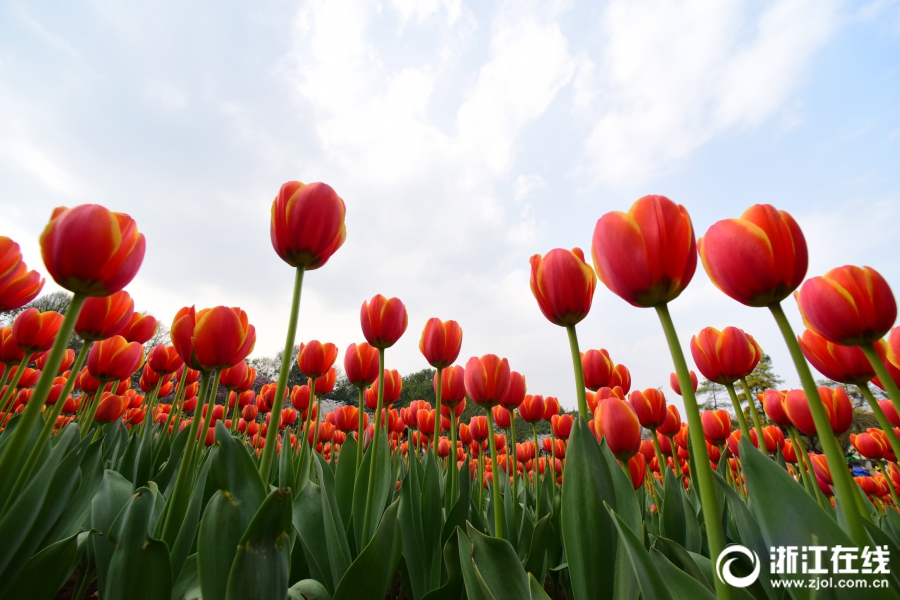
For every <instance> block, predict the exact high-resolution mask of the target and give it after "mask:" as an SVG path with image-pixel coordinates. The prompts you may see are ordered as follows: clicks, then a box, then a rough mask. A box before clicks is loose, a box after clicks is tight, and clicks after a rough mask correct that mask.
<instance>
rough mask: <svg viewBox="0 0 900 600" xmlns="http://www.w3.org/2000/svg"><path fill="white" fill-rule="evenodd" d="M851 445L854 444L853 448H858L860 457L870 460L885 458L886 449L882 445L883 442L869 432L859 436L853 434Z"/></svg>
mask: <svg viewBox="0 0 900 600" xmlns="http://www.w3.org/2000/svg"><path fill="white" fill-rule="evenodd" d="M850 443H851V444H853V447H854V448H856V451H857V452H859V453H860V455H862V456H864V457H865V458H868V459H869V460H881V459H882V458H884V454H885V450H886V448H885V446H884V445H882V443H881V440H880V439H879V438H877V437H875V436H874V435H871V434H869V433H867V432H863V433H860V434H859V435H856V434H855V433H851V434H850Z"/></svg>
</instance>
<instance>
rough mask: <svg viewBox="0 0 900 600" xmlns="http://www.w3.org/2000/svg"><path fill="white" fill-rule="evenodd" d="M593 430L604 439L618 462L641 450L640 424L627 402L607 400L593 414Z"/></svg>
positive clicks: (615, 399)
mask: <svg viewBox="0 0 900 600" xmlns="http://www.w3.org/2000/svg"><path fill="white" fill-rule="evenodd" d="M594 430H595V432H596V435H597V437H598V438H605V439H606V444H607V445H608V446H609V449H610V451H612V453H613V455H614V456H615V457H616V458H618V459H619V460H628V459H630V458H631V457H632V456H634V455H635V454H637V453H638V452H639V451H640V449H641V424H640V422H639V421H638V417H637V415H636V414H635V413H634V410H632V408H631V406H629V405H628V403H627V402H623V401H622V400H619V399H618V398H607V399H606V400H604V401H603V402H601V403H600V405H599V406H597V410H596V411H595V412H594Z"/></svg>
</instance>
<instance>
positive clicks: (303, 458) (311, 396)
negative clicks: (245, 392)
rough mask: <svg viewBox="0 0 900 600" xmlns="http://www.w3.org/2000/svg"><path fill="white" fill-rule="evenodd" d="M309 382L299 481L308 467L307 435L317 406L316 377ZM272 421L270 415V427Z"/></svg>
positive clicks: (301, 437)
mask: <svg viewBox="0 0 900 600" xmlns="http://www.w3.org/2000/svg"><path fill="white" fill-rule="evenodd" d="M307 384H308V385H309V402H308V404H307V405H306V418H305V419H304V420H303V433H302V434H300V436H299V438H300V462H299V463H298V464H297V476H296V478H295V479H296V480H297V481H299V480H300V474H301V473H304V474H305V471H304V469H305V468H306V446H307V445H308V444H309V440H308V439H307V436H309V423H310V421H312V411H313V407H314V406H315V403H316V378H315V377H310V378H309V379H308V380H307ZM317 416H318V415H317ZM271 421H272V417H269V425H270V427H271ZM268 433H269V432H268V431H266V445H267V446H268V445H269V441H268V437H269V436H268ZM316 435H318V431H317V432H316ZM297 491H298V492H299V491H300V490H297Z"/></svg>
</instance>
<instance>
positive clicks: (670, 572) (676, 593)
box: [650, 549, 716, 600]
mask: <svg viewBox="0 0 900 600" xmlns="http://www.w3.org/2000/svg"><path fill="white" fill-rule="evenodd" d="M650 559H651V560H652V561H653V564H654V565H655V566H656V569H657V571H658V573H659V574H660V575H661V576H662V578H663V579H664V580H665V581H666V583H667V584H668V586H669V588H670V589H671V590H672V596H673V597H675V598H683V599H684V600H716V595H715V594H714V593H713V592H712V591H710V590H709V588H707V587H706V586H705V585H703V583H702V582H700V581H697V580H696V579H694V578H693V577H691V576H690V575H688V574H687V573H685V572H684V571H682V570H681V569H679V568H678V567H676V566H675V565H673V564H672V563H671V562H669V559H668V558H666V557H665V556H663V555H662V553H661V552H659V551H658V550H656V549H652V550H650Z"/></svg>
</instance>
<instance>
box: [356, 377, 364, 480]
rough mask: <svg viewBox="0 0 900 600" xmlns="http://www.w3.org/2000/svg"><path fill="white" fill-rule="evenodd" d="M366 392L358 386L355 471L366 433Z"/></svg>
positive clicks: (359, 460)
mask: <svg viewBox="0 0 900 600" xmlns="http://www.w3.org/2000/svg"><path fill="white" fill-rule="evenodd" d="M365 402H366V392H365V389H364V388H363V387H362V386H360V388H359V431H358V432H357V434H356V441H357V442H359V443H358V444H356V471H357V472H359V466H360V465H361V464H362V456H363V439H364V437H365V435H366V404H365Z"/></svg>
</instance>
